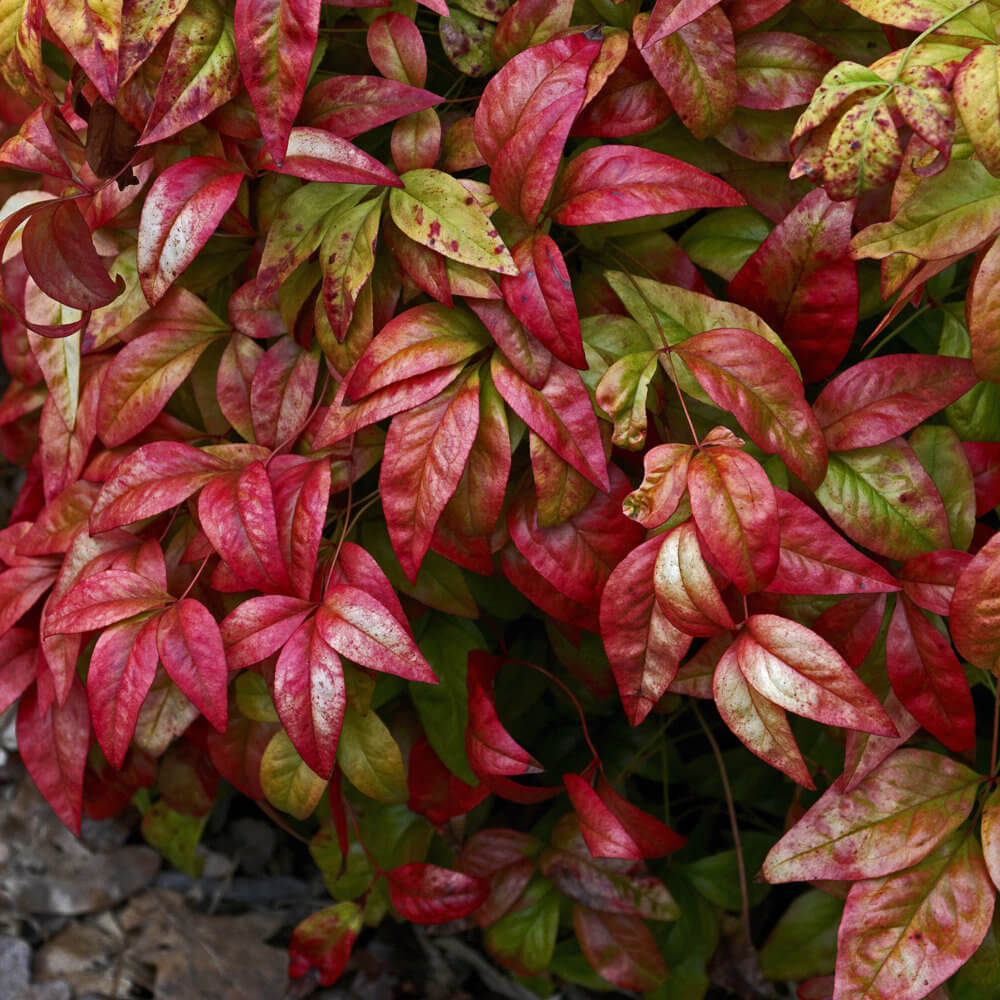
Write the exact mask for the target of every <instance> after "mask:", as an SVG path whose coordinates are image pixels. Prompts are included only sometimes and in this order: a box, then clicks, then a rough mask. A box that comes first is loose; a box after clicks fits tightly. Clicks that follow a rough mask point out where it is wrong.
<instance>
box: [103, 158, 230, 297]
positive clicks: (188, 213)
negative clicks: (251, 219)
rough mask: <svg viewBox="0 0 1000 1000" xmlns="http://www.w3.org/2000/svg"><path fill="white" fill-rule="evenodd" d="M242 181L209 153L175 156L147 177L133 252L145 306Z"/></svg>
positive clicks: (204, 236) (187, 259)
mask: <svg viewBox="0 0 1000 1000" xmlns="http://www.w3.org/2000/svg"><path fill="white" fill-rule="evenodd" d="M242 181H243V171H242V170H240V169H239V168H237V167H235V166H234V165H233V164H231V163H229V162H228V161H226V160H220V159H217V158H216V157H213V156H192V157H188V158H187V159H186V160H180V161H179V162H178V163H175V164H173V165H172V166H170V167H167V169H166V170H164V171H163V173H161V174H160V175H159V177H157V178H156V180H155V181H153V185H152V187H151V188H150V189H149V193H148V194H147V195H146V200H145V201H144V202H143V206H142V216H141V217H140V219H139V244H138V251H137V252H138V257H137V260H138V265H139V281H140V283H141V284H142V291H143V293H144V294H145V296H146V299H147V300H148V301H149V302H150V304H152V305H156V303H157V302H159V301H160V299H162V298H163V296H164V295H166V293H167V290H168V289H169V288H170V286H171V285H172V284H173V283H174V281H175V280H176V279H177V278H178V276H179V275H180V274H181V273H182V272H183V271H184V270H185V268H187V266H188V265H189V264H190V263H191V262H192V261H193V260H194V259H195V257H196V256H197V255H198V252H199V251H200V250H201V248H202V247H203V246H204V245H205V243H207V242H208V238H209V237H210V236H211V235H212V234H213V233H214V232H215V229H216V226H218V224H219V222H220V221H221V219H222V217H223V216H224V215H225V214H226V212H228V211H229V208H230V206H231V205H232V204H233V202H234V201H235V200H236V193H237V192H238V191H239V187H240V184H241V183H242ZM109 280H110V279H109ZM102 304H103V303H102Z"/></svg>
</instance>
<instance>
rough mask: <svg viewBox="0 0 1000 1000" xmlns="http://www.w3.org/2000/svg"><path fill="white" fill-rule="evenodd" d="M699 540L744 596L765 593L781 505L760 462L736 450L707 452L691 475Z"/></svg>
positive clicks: (690, 491)
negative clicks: (759, 591)
mask: <svg viewBox="0 0 1000 1000" xmlns="http://www.w3.org/2000/svg"><path fill="white" fill-rule="evenodd" d="M687 486H688V495H689V496H690V498H691V513H692V515H693V516H694V521H695V524H696V525H697V526H698V533H699V537H700V538H701V539H702V541H703V542H704V543H705V545H706V547H707V548H708V551H709V552H710V553H711V555H712V557H713V558H714V559H715V561H716V563H717V564H718V565H719V567H720V568H721V569H722V570H723V572H724V573H725V574H726V576H728V577H729V579H730V580H732V581H733V583H734V584H735V585H736V587H737V588H738V589H739V590H740V592H741V593H743V594H751V593H754V592H755V591H758V590H763V589H764V588H765V587H766V586H767V585H768V584H769V583H770V582H771V579H772V577H773V576H774V573H775V570H776V569H777V566H778V551H779V546H778V532H777V531H776V530H775V529H776V527H777V525H776V522H777V520H778V505H777V501H776V500H775V496H774V488H773V487H772V486H771V481H770V480H769V479H768V478H767V473H765V472H764V470H763V469H762V468H761V466H760V464H759V463H758V462H757V461H756V460H755V459H753V458H751V457H750V456H749V455H747V454H746V453H745V452H742V451H738V450H736V449H735V448H725V447H717V448H706V449H704V450H703V451H700V452H698V453H697V454H696V455H695V456H694V458H692V459H691V464H690V466H689V467H688V474H687Z"/></svg>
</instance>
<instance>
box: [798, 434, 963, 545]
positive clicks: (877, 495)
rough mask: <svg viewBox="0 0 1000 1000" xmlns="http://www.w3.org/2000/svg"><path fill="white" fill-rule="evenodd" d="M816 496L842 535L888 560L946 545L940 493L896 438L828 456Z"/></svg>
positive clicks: (948, 541) (910, 451)
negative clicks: (825, 469)
mask: <svg viewBox="0 0 1000 1000" xmlns="http://www.w3.org/2000/svg"><path fill="white" fill-rule="evenodd" d="M816 498H817V499H818V500H819V502H820V503H821V504H822V505H823V507H824V509H825V510H826V512H827V514H829V515H830V517H831V519H832V520H833V521H834V523H835V524H836V525H837V526H838V527H839V528H840V530H841V531H843V532H844V534H846V535H847V536H848V537H849V538H851V539H852V540H854V541H856V542H858V543H859V544H861V545H864V546H865V547H866V548H869V549H871V550H872V551H873V552H877V553H878V554H879V555H884V556H888V557H889V558H890V559H908V558H910V557H911V556H915V555H918V554H919V553H921V552H930V551H932V550H933V549H946V548H950V547H951V534H950V532H949V530H948V515H947V513H946V511H945V509H944V503H943V501H942V500H941V495H940V494H939V493H938V491H937V487H936V486H935V485H934V482H933V480H931V478H930V476H929V475H927V473H926V472H925V471H924V468H923V466H922V465H921V464H920V462H919V461H918V460H917V457H916V455H915V454H914V453H913V449H912V448H910V446H909V445H908V444H907V443H906V442H905V441H904V440H903V439H902V438H894V439H893V440H891V441H887V442H885V443H884V444H880V445H876V446H875V447H872V448H856V449H853V450H851V451H844V452H836V453H834V454H832V455H830V458H829V466H828V468H827V474H826V478H825V479H824V480H823V483H822V485H821V486H820V487H819V489H817V490H816Z"/></svg>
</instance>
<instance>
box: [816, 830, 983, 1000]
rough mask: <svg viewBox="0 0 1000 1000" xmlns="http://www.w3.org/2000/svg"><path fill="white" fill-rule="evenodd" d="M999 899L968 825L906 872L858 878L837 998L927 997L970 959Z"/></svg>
mask: <svg viewBox="0 0 1000 1000" xmlns="http://www.w3.org/2000/svg"><path fill="white" fill-rule="evenodd" d="M995 897H996V893H995V890H994V887H993V884H992V883H991V882H990V878H989V875H988V874H987V871H986V866H985V864H984V863H983V852H982V850H981V848H980V847H979V843H978V842H977V841H976V839H975V837H973V836H972V835H971V833H970V832H968V831H966V832H965V833H955V834H953V835H952V836H951V837H949V838H948V840H946V841H945V842H944V843H942V844H941V845H940V847H938V849H937V850H936V851H935V852H934V853H933V854H931V855H930V856H929V857H927V858H925V859H924V860H923V861H921V862H920V864H918V865H916V866H915V867H913V868H910V869H908V870H907V871H902V872H898V873H896V874H894V875H888V876H886V877H885V878H875V879H869V880H866V881H863V882H858V883H856V884H855V885H854V886H852V887H851V891H850V893H849V894H848V896H847V902H846V904H845V905H844V914H843V916H842V917H841V920H840V930H839V932H838V934H837V971H836V980H835V984H834V990H833V1000H854V998H856V997H864V998H865V1000H922V998H923V997H926V996H927V994H928V992H929V991H931V990H933V989H934V988H935V987H937V986H940V985H941V984H942V983H943V982H944V981H945V980H946V979H948V977H949V976H951V975H952V973H954V972H956V971H958V969H960V968H961V967H962V965H964V964H965V962H966V961H967V960H968V959H969V958H971V957H972V954H973V953H974V952H975V950H976V949H977V948H978V947H979V945H980V943H981V942H982V940H983V938H984V937H985V936H986V932H987V931H988V930H989V928H990V922H991V920H992V919H993V907H994V902H995Z"/></svg>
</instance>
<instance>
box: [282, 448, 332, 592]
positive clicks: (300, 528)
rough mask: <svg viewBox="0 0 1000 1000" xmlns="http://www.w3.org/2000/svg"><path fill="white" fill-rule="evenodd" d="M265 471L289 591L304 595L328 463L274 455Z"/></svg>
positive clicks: (325, 496) (319, 533) (326, 492)
mask: <svg viewBox="0 0 1000 1000" xmlns="http://www.w3.org/2000/svg"><path fill="white" fill-rule="evenodd" d="M269 474H270V477H271V488H272V490H273V493H274V513H275V518H276V520H277V525H278V539H279V541H280V543H281V555H282V559H283V561H284V563H285V565H286V566H287V567H288V575H289V578H290V580H291V585H292V590H293V591H294V592H295V593H296V594H298V596H299V597H302V598H307V597H309V594H310V592H311V590H312V584H313V574H314V572H315V569H316V563H317V558H318V555H319V547H320V543H321V542H322V540H323V528H324V526H325V524H326V514H327V507H328V505H329V502H330V479H331V477H330V463H329V461H328V460H327V459H322V458H321V459H317V460H315V461H310V460H309V459H305V458H301V457H300V456H298V455H276V456H275V457H274V458H273V459H272V461H271V465H270V469H269Z"/></svg>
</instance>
